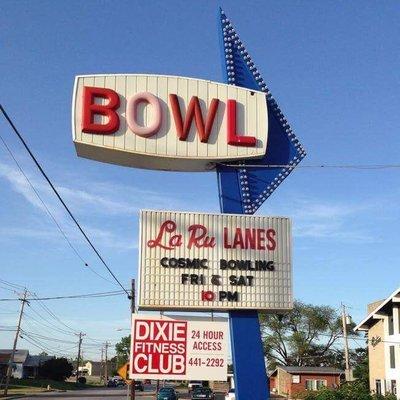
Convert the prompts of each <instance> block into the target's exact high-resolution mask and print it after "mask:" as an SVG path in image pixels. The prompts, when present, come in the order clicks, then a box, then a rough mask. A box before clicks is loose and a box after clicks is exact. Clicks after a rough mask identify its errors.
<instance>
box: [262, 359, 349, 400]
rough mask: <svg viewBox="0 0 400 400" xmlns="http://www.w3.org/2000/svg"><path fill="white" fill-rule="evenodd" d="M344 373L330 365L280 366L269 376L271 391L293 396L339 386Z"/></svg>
mask: <svg viewBox="0 0 400 400" xmlns="http://www.w3.org/2000/svg"><path fill="white" fill-rule="evenodd" d="M343 374H344V372H343V371H341V370H340V369H337V368H330V367H289V366H279V367H277V368H276V370H275V371H274V372H272V373H271V374H270V376H269V379H270V390H271V392H273V393H275V394H278V395H282V396H289V398H290V397H292V396H294V395H296V394H298V393H301V392H304V391H307V390H318V389H320V388H322V387H324V386H325V387H331V388H332V387H338V386H339V385H340V378H341V376H342V375H343Z"/></svg>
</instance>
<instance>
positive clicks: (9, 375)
mask: <svg viewBox="0 0 400 400" xmlns="http://www.w3.org/2000/svg"><path fill="white" fill-rule="evenodd" d="M27 293H28V291H27V290H26V289H25V290H24V294H23V296H22V299H20V300H21V310H20V312H19V317H18V324H17V330H16V332H15V337H14V345H13V349H12V352H11V355H10V359H9V361H8V367H7V375H6V384H5V386H4V397H6V396H7V393H8V386H9V385H10V378H11V372H12V366H13V362H14V356H15V352H16V350H17V343H18V337H19V332H20V330H21V321H22V315H23V313H24V307H25V303H26V302H27V301H28V300H26V296H27Z"/></svg>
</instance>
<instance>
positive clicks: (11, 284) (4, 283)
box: [0, 279, 25, 290]
mask: <svg viewBox="0 0 400 400" xmlns="http://www.w3.org/2000/svg"><path fill="white" fill-rule="evenodd" d="M0 282H1V283H2V284H3V285H7V286H10V287H13V288H15V289H19V290H25V287H24V286H21V285H17V284H16V283H11V282H8V281H5V280H4V279H0Z"/></svg>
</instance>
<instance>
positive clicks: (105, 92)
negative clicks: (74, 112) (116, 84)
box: [82, 86, 120, 135]
mask: <svg viewBox="0 0 400 400" xmlns="http://www.w3.org/2000/svg"><path fill="white" fill-rule="evenodd" d="M96 97H97V98H101V99H105V100H108V103H107V104H96V103H95V99H96ZM119 104H120V102H119V96H118V93H116V92H114V90H111V89H106V88H98V87H91V86H84V88H83V101H82V132H86V133H94V134H99V135H108V134H111V133H115V132H117V131H118V129H119V117H118V114H117V113H116V112H115V110H116V109H117V108H118V107H119ZM95 115H102V116H104V117H107V118H108V122H107V123H106V124H98V123H95V122H94V116H95Z"/></svg>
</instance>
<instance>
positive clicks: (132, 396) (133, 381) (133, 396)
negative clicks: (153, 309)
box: [128, 279, 136, 400]
mask: <svg viewBox="0 0 400 400" xmlns="http://www.w3.org/2000/svg"><path fill="white" fill-rule="evenodd" d="M135 296H136V293H135V280H134V279H132V281H131V313H132V314H135V308H136V303H135ZM128 373H129V372H128ZM130 387H131V400H135V380H134V379H132V381H131V384H130Z"/></svg>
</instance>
